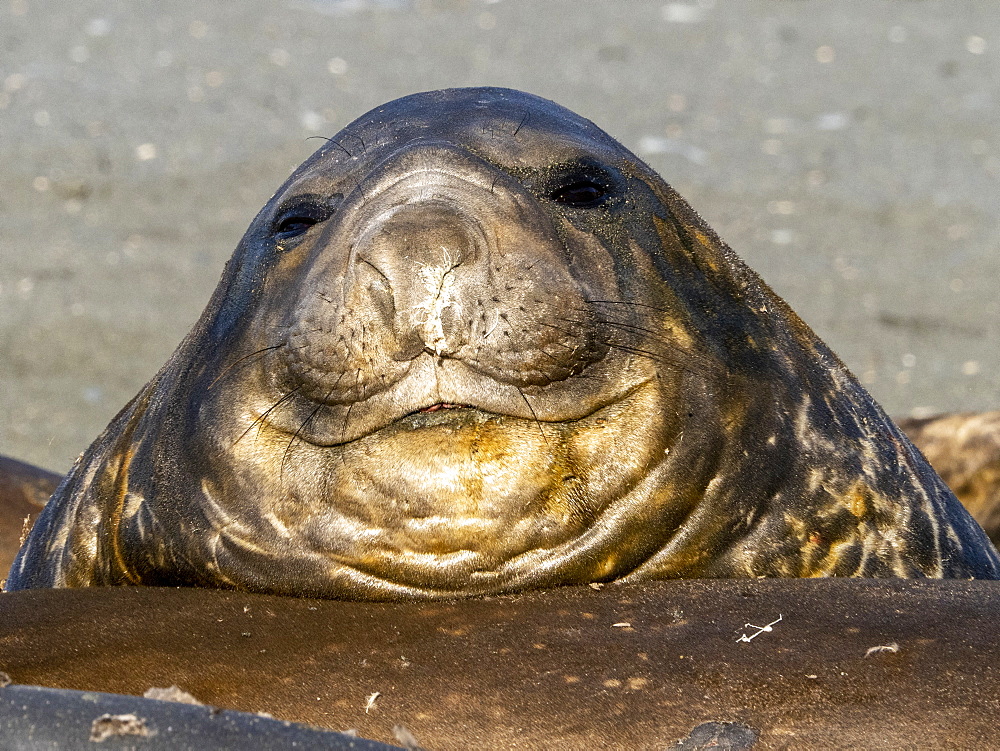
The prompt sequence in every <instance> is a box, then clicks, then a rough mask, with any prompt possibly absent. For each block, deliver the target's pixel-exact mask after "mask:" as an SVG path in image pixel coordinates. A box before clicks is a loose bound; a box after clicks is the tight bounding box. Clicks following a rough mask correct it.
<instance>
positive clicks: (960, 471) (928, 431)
mask: <svg viewBox="0 0 1000 751" xmlns="http://www.w3.org/2000/svg"><path fill="white" fill-rule="evenodd" d="M899 427H900V428H902V430H903V432H904V433H906V435H907V436H908V437H909V438H910V440H912V441H913V442H914V443H915V444H916V445H917V448H919V449H920V450H921V451H922V452H923V454H924V456H925V457H927V461H929V462H930V463H931V466H932V467H934V469H935V471H937V473H938V474H939V475H940V476H941V479H942V480H944V481H945V483H947V485H948V487H949V488H951V489H952V491H953V492H954V493H955V495H956V496H958V500H960V501H961V502H962V505H963V506H965V508H967V509H968V510H969V513H971V514H972V517H973V518H974V519H975V520H976V521H977V522H979V524H980V525H982V527H983V529H984V530H985V531H986V534H987V535H989V537H990V539H991V540H992V541H993V542H994V543H995V544H997V543H1000V410H994V411H992V412H963V413H958V414H950V415H937V416H935V417H926V418H911V419H906V420H900V421H899Z"/></svg>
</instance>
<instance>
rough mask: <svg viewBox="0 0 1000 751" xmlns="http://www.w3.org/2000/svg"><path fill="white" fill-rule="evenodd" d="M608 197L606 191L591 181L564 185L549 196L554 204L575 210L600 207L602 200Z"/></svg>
mask: <svg viewBox="0 0 1000 751" xmlns="http://www.w3.org/2000/svg"><path fill="white" fill-rule="evenodd" d="M607 197H608V189H607V188H605V187H604V186H603V185H600V184H599V183H595V182H592V181H591V180H580V181H579V182H574V183H570V184H569V185H564V186H562V187H561V188H557V189H556V190H554V191H552V193H550V194H549V198H551V199H552V200H553V201H555V202H556V203H562V204H565V205H567V206H572V207H573V208H576V209H589V208H593V207H594V206H600V205H601V204H602V203H604V199H605V198H607Z"/></svg>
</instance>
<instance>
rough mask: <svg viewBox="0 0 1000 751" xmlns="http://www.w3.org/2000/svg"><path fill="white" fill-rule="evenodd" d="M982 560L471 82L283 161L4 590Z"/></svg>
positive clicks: (771, 298)
mask: <svg viewBox="0 0 1000 751" xmlns="http://www.w3.org/2000/svg"><path fill="white" fill-rule="evenodd" d="M998 567H1000V562H998V558H997V553H996V551H995V549H994V548H993V546H992V545H991V544H990V543H989V541H988V540H987V539H986V537H985V535H984V534H983V532H982V530H981V529H979V527H978V526H977V525H976V524H975V522H973V521H972V519H971V518H970V517H969V516H968V514H967V513H966V512H965V511H964V510H963V509H962V508H961V506H960V505H959V504H958V502H957V501H956V499H955V498H954V496H953V495H952V494H951V493H950V492H949V491H948V489H947V488H946V487H945V485H944V484H943V483H942V482H941V481H940V479H939V478H938V477H937V476H936V475H935V474H934V472H933V471H932V470H931V469H930V467H929V466H928V465H927V464H926V462H925V461H924V460H923V459H922V457H921V456H920V455H919V453H918V452H917V451H915V450H914V449H913V447H912V445H911V444H910V443H909V442H908V441H907V440H906V438H905V437H904V436H903V435H902V433H900V432H899V430H898V429H897V428H896V427H895V425H893V423H892V422H891V421H890V420H889V419H888V418H887V417H886V416H885V415H884V413H883V412H882V410H881V409H880V408H879V407H878V406H877V405H876V404H875V402H874V401H873V400H872V399H871V397H870V396H869V395H868V393H867V392H866V391H865V390H864V389H863V388H862V387H861V386H860V385H859V384H858V383H857V381H856V380H855V379H854V378H853V376H851V374H850V373H849V372H848V371H847V369H846V368H845V367H844V366H843V364H842V363H841V362H840V361H839V360H838V359H837V358H836V356H835V355H833V354H832V353H831V352H830V351H829V350H828V349H827V348H826V347H825V346H824V345H823V343H822V342H820V341H819V340H818V339H817V338H816V336H815V335H814V334H813V332H812V331H811V330H810V329H809V328H808V327H807V326H806V325H805V324H803V323H802V321H801V320H799V318H798V317H797V316H796V315H795V314H794V313H793V312H792V311H791V310H790V309H789V308H788V307H787V305H786V304H785V303H784V302H783V301H782V300H781V299H780V298H778V297H777V296H776V295H775V294H774V293H773V292H772V291H771V290H770V289H768V287H767V286H766V285H765V284H764V283H763V282H762V281H761V280H760V279H759V278H758V277H757V276H756V275H755V274H754V273H753V272H752V271H750V270H749V269H748V268H747V267H746V266H745V265H744V264H743V263H742V262H741V261H740V260H739V259H738V258H737V257H736V255H735V254H734V253H733V252H732V251H731V250H730V249H729V248H728V247H727V246H726V245H725V244H723V243H722V241H721V240H719V238H718V237H717V236H716V235H715V234H714V233H713V232H712V230H711V229H710V228H709V227H708V226H707V225H706V224H705V223H704V222H703V221H702V220H701V219H700V218H699V217H698V216H697V215H696V214H695V213H694V212H693V211H692V210H691V209H690V208H689V207H688V206H687V204H686V203H685V202H684V201H683V200H682V199H681V198H680V197H679V196H678V195H677V194H676V193H675V192H674V191H673V190H672V189H671V188H670V187H669V186H667V185H666V183H664V182H663V180H662V179H661V178H660V177H659V176H657V175H656V174H655V173H654V172H652V171H651V170H650V169H649V168H648V167H647V166H646V165H644V164H643V163H642V162H641V161H639V160H638V159H637V158H636V157H635V156H634V155H632V154H631V153H630V152H629V151H627V150H626V149H625V148H623V147H622V146H621V145H620V144H618V143H617V142H616V141H614V140H613V139H612V138H611V137H610V136H608V135H607V134H605V133H604V132H603V131H601V130H600V129H599V128H597V127H596V126H595V125H593V124H592V123H590V122H589V121H587V120H585V119H583V118H581V117H579V116H577V115H575V114H573V113H571V112H569V111H568V110H566V109H563V108H561V107H559V106H558V105H555V104H553V103H551V102H548V101H545V100H542V99H539V98H537V97H534V96H531V95H528V94H522V93H519V92H514V91H509V90H504V89H456V90H448V91H441V92H430V93H426V94H417V95H413V96H410V97H405V98H403V99H400V100H397V101H395V102H391V103H389V104H387V105H384V106H383V107H380V108H378V109H376V110H374V111H372V112H371V113H369V114H367V115H365V116H364V117H362V118H360V119H359V120H357V121H356V122H354V123H353V124H352V125H350V126H348V128H347V129H345V131H343V132H342V133H341V134H339V135H338V136H337V137H335V138H334V139H331V141H330V142H329V143H328V144H327V145H326V146H324V147H323V148H322V149H320V151H318V152H317V153H316V154H315V155H313V157H311V158H310V159H309V160H307V161H306V162H305V163H304V164H303V165H302V166H301V167H300V168H299V169H298V170H296V172H295V173H294V174H293V175H292V176H291V178H289V180H288V181H287V182H286V183H285V185H284V186H282V187H281V188H280V189H279V190H278V192H277V193H276V194H275V196H274V197H273V198H272V199H271V201H270V202H268V204H267V205H266V206H265V207H264V209H263V210H262V211H261V213H260V214H259V215H258V217H257V218H256V219H255V220H254V222H253V223H252V224H251V226H250V228H249V230H248V232H247V234H246V236H245V237H244V239H243V241H242V243H241V244H240V246H239V248H238V249H237V251H236V253H235V255H234V256H233V258H232V260H231V261H230V262H229V264H228V265H227V267H226V271H225V273H224V275H223V278H222V281H221V283H220V284H219V287H218V289H217V291H216V293H215V295H214V296H213V298H212V300H211V302H210V303H209V305H208V308H207V309H206V311H205V313H204V314H203V316H202V318H201V319H200V321H199V322H198V324H197V325H196V326H195V328H194V329H193V330H192V331H191V333H190V334H189V335H188V337H187V338H186V339H185V340H184V342H183V343H182V344H181V346H180V347H179V348H178V350H177V351H176V353H175V354H174V355H173V356H172V357H171V359H170V360H169V361H168V362H167V364H166V365H165V366H164V367H163V369H162V370H161V371H160V373H159V374H158V375H157V376H156V377H155V378H154V379H153V380H152V381H151V382H150V383H149V385H148V386H146V387H145V388H144V389H143V391H142V392H141V393H140V394H139V395H138V396H137V397H136V398H135V399H134V400H133V401H132V402H131V403H130V404H129V405H128V406H127V407H126V408H125V409H124V410H123V411H122V412H121V413H120V415H119V416H118V417H117V418H116V419H115V420H114V422H112V424H111V425H110V426H109V427H108V429H107V431H106V432H105V433H104V434H103V435H102V436H101V437H100V438H99V439H98V440H97V442H96V443H95V444H94V445H93V446H92V447H91V448H90V449H89V450H88V451H87V452H86V454H85V455H84V456H83V457H82V459H81V460H80V462H79V463H78V464H77V466H76V467H75V468H74V469H73V471H72V472H71V474H70V475H69V477H68V478H67V480H66V481H65V483H64V484H63V485H62V486H61V487H60V489H59V490H58V491H57V492H56V494H55V496H54V498H53V500H52V502H50V504H49V506H48V507H47V509H46V511H45V512H44V513H43V515H42V517H41V518H40V519H39V522H38V523H37V524H36V526H35V528H34V530H33V531H32V534H31V537H30V538H29V540H28V542H27V544H26V545H25V547H24V548H23V549H22V552H21V554H20V557H19V558H18V560H17V561H16V562H15V564H14V566H13V568H12V570H11V575H10V578H9V581H8V586H10V587H12V588H14V589H23V588H28V587H42V586H87V585H98V584H129V583H133V584H153V585H156V584H161V585H162V584H185V585H201V586H219V587H234V588H240V589H248V590H257V591H263V592H272V593H286V594H299V595H315V596H323V597H341V598H358V599H373V598H374V599H406V598H437V597H447V596H456V595H474V594H489V593H500V592H511V591H517V590H522V589H528V588H536V587H547V586H554V585H563V584H574V583H583V582H592V581H610V580H627V581H641V580H651V579H663V578H678V577H733V576H735V577H742V576H749V577H758V576H785V577H799V576H827V575H834V576H870V577H881V576H903V577H911V576H930V577H977V578H991V577H996V576H997V575H998V570H1000V569H998Z"/></svg>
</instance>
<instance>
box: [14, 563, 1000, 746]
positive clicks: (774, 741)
mask: <svg viewBox="0 0 1000 751" xmlns="http://www.w3.org/2000/svg"><path fill="white" fill-rule="evenodd" d="M40 623H42V624H45V625H44V627H43V628H39V624H40ZM750 624H752V626H751V625H750ZM998 624H1000V591H998V588H997V585H996V584H995V583H994V582H984V581H957V580H947V581H939V580H938V581H928V580H923V581H911V580H903V579H882V580H871V579H868V580H859V579H845V578H839V579H838V578H829V579H821V580H808V581H806V580H802V579H760V580H745V579H744V580H736V579H728V580H726V579H717V580H694V581H670V582H643V583H641V584H634V585H628V584H626V585H620V586H614V587H612V586H606V587H604V588H603V589H602V590H600V591H593V590H592V589H590V588H588V587H562V588H559V589H553V590H546V591H542V592H528V593H521V594H516V595H506V596H502V597H494V598H471V599H465V600H450V601H439V602H402V603H386V602H334V601H322V600H308V599H302V598H294V597H274V596H268V595H257V594H253V593H243V592H231V591H218V590H215V591H213V590H206V589H195V588H181V589H158V588H153V587H99V588H91V589H88V590H79V589H77V590H74V589H61V590H58V589H49V590H45V589H41V590H29V591H23V592H11V593H4V594H0V670H3V671H4V672H6V673H7V674H8V675H9V676H10V678H11V679H12V680H13V681H14V683H15V684H23V683H41V684H45V685H48V686H56V687H60V688H72V689H79V690H86V691H114V692H118V693H132V694H136V695H138V696H142V695H143V694H145V693H146V692H147V691H148V690H149V688H150V687H164V686H171V685H174V686H178V687H180V688H181V689H182V690H183V691H185V692H187V693H189V694H191V695H193V696H194V697H195V698H196V699H198V700H200V701H202V702H204V703H206V704H210V705H214V706H218V707H223V708H226V709H237V710H243V711H246V712H267V713H269V714H272V715H274V716H275V717H276V718H279V719H282V720H291V721H296V722H304V723H308V724H311V725H318V726H321V727H326V728H330V729H333V730H345V729H348V728H351V729H356V730H357V731H358V734H359V735H360V736H362V737H366V738H373V739H375V740H379V741H382V742H387V743H399V744H400V745H406V744H403V743H402V742H401V735H402V734H397V733H396V732H394V730H395V728H397V727H399V726H402V727H403V728H406V730H407V731H409V734H410V735H411V736H412V738H413V739H415V740H416V742H417V744H419V745H420V746H422V747H424V748H428V749H440V750H441V751H447V750H448V749H468V748H489V749H497V751H505V750H507V749H567V748H577V749H599V748H613V749H636V750H637V751H638V750H640V749H656V750H657V751H660V750H662V749H668V748H682V749H692V748H704V747H708V748H754V749H773V748H842V749H843V748H866V749H867V748H913V747H914V746H917V747H920V748H951V749H958V748H994V747H995V746H996V743H997V726H996V716H997V710H998V708H1000V706H998V705H1000V701H998V696H1000V639H998V638H997V637H998V632H1000V625H998ZM768 626H769V628H770V630H763V629H765V627H768ZM14 687H15V686H11V687H10V688H14ZM4 690H5V689H0V727H2V726H4V725H5V724H6V717H5V716H4V713H3V711H4V707H3V704H2V700H3V698H4V694H3V692H4ZM180 706H182V705H179V708H180ZM16 709H17V708H16V707H15V710H16ZM223 716H225V713H223ZM162 724H164V725H165V724H168V723H166V722H164V723H162ZM712 737H717V738H718V742H717V743H716V745H714V746H713V745H711V744H710V743H706V742H705V741H706V740H709V739H711V738H712ZM699 739H700V741H701V743H700V744H698V741H699ZM723 740H725V741H726V742H723ZM736 742H741V743H742V744H743V745H736ZM244 747H251V748H260V747H269V746H268V745H267V744H266V743H257V744H250V745H249V746H244ZM280 747H287V746H280ZM306 747H307V748H312V746H309V745H308V744H306ZM199 748H200V747H199Z"/></svg>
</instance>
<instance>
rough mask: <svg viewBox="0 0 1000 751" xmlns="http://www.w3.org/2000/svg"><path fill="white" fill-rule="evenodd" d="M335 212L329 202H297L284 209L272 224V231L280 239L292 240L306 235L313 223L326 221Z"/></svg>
mask: <svg viewBox="0 0 1000 751" xmlns="http://www.w3.org/2000/svg"><path fill="white" fill-rule="evenodd" d="M331 214H333V207H332V206H331V205H330V204H329V202H319V201H304V202H296V203H294V204H292V205H291V206H288V207H287V208H286V209H284V210H282V211H281V212H280V213H279V214H278V216H277V217H276V218H275V220H274V223H273V224H272V225H271V232H272V233H273V234H274V237H275V238H276V239H278V240H291V239H292V238H295V237H298V236H299V235H304V234H305V233H306V232H308V231H309V229H310V228H311V227H313V225H316V224H319V223H320V222H325V221H326V220H327V219H329V218H330V215H331Z"/></svg>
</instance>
